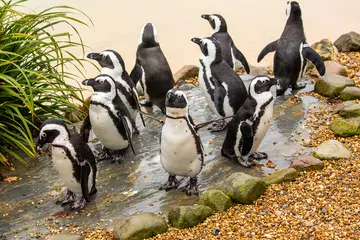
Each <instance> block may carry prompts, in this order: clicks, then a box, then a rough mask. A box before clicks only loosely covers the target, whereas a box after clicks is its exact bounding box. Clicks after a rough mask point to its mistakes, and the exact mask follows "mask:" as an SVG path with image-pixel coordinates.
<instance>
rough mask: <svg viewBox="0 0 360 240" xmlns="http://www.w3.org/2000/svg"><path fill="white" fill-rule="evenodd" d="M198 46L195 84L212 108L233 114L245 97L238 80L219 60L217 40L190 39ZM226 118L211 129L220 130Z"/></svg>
mask: <svg viewBox="0 0 360 240" xmlns="http://www.w3.org/2000/svg"><path fill="white" fill-rule="evenodd" d="M191 41H192V42H194V43H196V44H197V45H199V47H200V49H201V52H202V56H201V57H200V65H201V66H200V70H199V85H200V89H201V90H202V92H203V93H204V95H205V99H206V101H207V103H208V104H209V106H210V108H211V109H212V111H213V112H214V113H215V114H216V115H218V116H222V117H228V116H233V115H235V113H236V112H237V111H238V109H239V108H240V107H241V106H242V105H243V103H244V102H245V100H246V97H247V91H246V87H245V85H244V83H243V81H242V79H241V78H240V77H239V76H238V75H237V74H236V72H235V71H233V69H232V68H231V67H230V66H229V65H228V64H227V63H226V62H225V61H224V60H223V58H222V55H221V54H222V50H221V47H220V44H219V42H218V41H217V40H216V39H214V38H202V39H200V38H193V39H191ZM226 125H227V122H226V121H221V124H219V123H218V124H217V126H213V128H212V131H213V132H215V131H222V130H223V129H224V128H225V127H226Z"/></svg>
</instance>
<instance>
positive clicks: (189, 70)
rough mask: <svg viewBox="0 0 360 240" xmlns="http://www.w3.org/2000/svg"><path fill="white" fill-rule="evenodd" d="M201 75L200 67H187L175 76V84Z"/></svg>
mask: <svg viewBox="0 0 360 240" xmlns="http://www.w3.org/2000/svg"><path fill="white" fill-rule="evenodd" d="M198 75H199V67H198V66H195V65H185V66H183V67H182V68H181V69H180V70H179V71H177V72H176V73H175V74H174V82H175V84H176V83H178V82H179V81H181V80H187V79H190V78H193V77H197V76H198Z"/></svg>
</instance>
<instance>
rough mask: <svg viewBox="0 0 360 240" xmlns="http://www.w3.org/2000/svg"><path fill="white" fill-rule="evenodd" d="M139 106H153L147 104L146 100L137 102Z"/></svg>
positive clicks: (149, 103)
mask: <svg viewBox="0 0 360 240" xmlns="http://www.w3.org/2000/svg"><path fill="white" fill-rule="evenodd" d="M139 103H140V105H141V106H144V107H152V106H153V104H152V103H151V102H148V101H146V100H142V101H140V102H139Z"/></svg>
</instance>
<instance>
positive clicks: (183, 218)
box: [168, 204, 213, 229]
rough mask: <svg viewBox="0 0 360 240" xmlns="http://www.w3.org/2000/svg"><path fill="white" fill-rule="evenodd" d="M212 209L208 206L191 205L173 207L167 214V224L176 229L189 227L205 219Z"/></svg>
mask: <svg viewBox="0 0 360 240" xmlns="http://www.w3.org/2000/svg"><path fill="white" fill-rule="evenodd" d="M212 213H213V211H212V209H211V208H210V207H208V206H203V205H197V204H195V205H193V206H181V207H176V208H173V209H172V210H171V211H170V212H169V215H168V219H169V224H170V225H171V226H173V227H176V228H178V229H183V228H190V227H194V226H196V225H198V224H199V223H202V222H204V221H205V219H206V218H208V217H210V216H211V215H212Z"/></svg>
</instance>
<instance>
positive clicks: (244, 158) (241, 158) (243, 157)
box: [238, 156, 256, 168]
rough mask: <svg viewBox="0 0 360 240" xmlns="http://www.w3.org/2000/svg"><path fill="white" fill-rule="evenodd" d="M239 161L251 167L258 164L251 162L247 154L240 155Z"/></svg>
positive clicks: (244, 165) (242, 164)
mask: <svg viewBox="0 0 360 240" xmlns="http://www.w3.org/2000/svg"><path fill="white" fill-rule="evenodd" d="M238 161H239V163H240V165H241V166H243V167H246V168H251V167H253V166H255V165H256V164H255V162H250V161H249V158H248V157H245V156H242V157H239V158H238Z"/></svg>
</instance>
